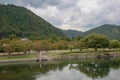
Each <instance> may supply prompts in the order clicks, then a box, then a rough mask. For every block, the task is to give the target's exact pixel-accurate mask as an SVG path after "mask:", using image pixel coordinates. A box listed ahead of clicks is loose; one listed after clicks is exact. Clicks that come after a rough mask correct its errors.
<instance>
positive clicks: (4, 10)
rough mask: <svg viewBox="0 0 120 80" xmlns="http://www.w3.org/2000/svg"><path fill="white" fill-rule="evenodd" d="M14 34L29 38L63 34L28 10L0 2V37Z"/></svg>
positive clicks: (61, 35)
mask: <svg viewBox="0 0 120 80" xmlns="http://www.w3.org/2000/svg"><path fill="white" fill-rule="evenodd" d="M12 34H15V35H16V36H18V37H26V38H31V39H43V38H49V37H50V36H51V35H55V36H59V37H64V36H65V34H64V33H62V32H61V31H60V30H59V29H57V28H55V27H54V26H53V25H51V24H50V23H48V22H47V21H45V20H44V19H42V18H41V17H39V16H37V15H35V14H34V13H33V12H31V11H30V10H28V9H26V8H24V7H19V6H15V5H12V4H8V5H3V4H0V38H5V37H9V35H12Z"/></svg>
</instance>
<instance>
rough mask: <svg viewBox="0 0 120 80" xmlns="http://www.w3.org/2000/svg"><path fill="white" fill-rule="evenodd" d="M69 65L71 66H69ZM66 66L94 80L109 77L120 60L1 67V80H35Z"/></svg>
mask: <svg viewBox="0 0 120 80" xmlns="http://www.w3.org/2000/svg"><path fill="white" fill-rule="evenodd" d="M68 64H69V65H68ZM65 66H68V67H69V69H76V70H79V71H80V72H82V73H84V74H86V75H87V76H88V77H91V78H93V79H95V78H96V79H97V78H103V77H105V76H107V75H108V73H109V72H110V68H112V69H119V68H120V60H113V61H99V62H97V61H95V62H77V63H76V62H61V63H54V64H42V67H41V68H40V66H39V64H15V65H9V66H5V65H3V66H0V79H2V80H34V77H31V76H32V75H34V74H46V73H48V72H49V71H51V70H52V71H56V70H60V71H62V70H63V68H64V67H65Z"/></svg>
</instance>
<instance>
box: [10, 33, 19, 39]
mask: <svg viewBox="0 0 120 80" xmlns="http://www.w3.org/2000/svg"><path fill="white" fill-rule="evenodd" d="M9 38H10V40H13V39H15V38H17V36H16V35H15V34H11V35H9Z"/></svg>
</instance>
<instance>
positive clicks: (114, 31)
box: [62, 24, 120, 40]
mask: <svg viewBox="0 0 120 80" xmlns="http://www.w3.org/2000/svg"><path fill="white" fill-rule="evenodd" d="M62 32H64V34H66V36H68V37H78V36H81V37H84V36H86V35H88V34H92V33H98V34H103V35H107V36H108V37H109V38H110V39H119V40H120V26H117V25H110V24H105V25H102V26H99V27H96V28H93V29H91V30H88V31H86V32H81V31H76V30H62Z"/></svg>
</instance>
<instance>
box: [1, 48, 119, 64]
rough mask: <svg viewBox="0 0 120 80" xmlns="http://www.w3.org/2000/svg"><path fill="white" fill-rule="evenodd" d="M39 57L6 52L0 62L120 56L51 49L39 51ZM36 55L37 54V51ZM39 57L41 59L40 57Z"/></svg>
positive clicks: (112, 53) (117, 53)
mask: <svg viewBox="0 0 120 80" xmlns="http://www.w3.org/2000/svg"><path fill="white" fill-rule="evenodd" d="M41 53H42V55H41V57H39V58H38V57H36V52H34V53H31V54H19V55H18V54H13V55H11V56H7V55H6V54H4V55H2V54H1V55H2V56H1V55H0V63H16V62H31V61H34V62H36V61H38V62H39V60H41V61H58V60H59V61H64V60H91V59H106V58H107V59H108V58H120V52H119V51H109V52H108V51H98V52H92V51H86V52H85V51H83V52H79V51H78V50H74V51H73V52H70V50H53V51H48V52H44V51H43V52H41ZM37 55H39V54H38V53H37ZM40 58H41V59H40Z"/></svg>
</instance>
